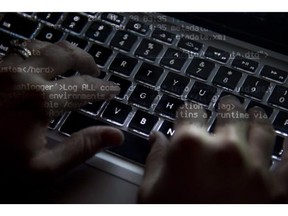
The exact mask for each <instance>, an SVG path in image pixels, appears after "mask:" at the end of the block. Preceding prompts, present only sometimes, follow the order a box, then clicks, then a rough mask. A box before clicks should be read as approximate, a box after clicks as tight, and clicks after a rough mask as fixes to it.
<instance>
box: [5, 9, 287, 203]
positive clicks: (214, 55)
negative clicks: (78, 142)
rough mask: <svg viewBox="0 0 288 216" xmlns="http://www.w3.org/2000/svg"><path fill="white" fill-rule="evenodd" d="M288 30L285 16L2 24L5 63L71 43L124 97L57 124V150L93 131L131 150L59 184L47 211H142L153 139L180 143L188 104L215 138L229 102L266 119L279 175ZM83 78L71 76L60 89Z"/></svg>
mask: <svg viewBox="0 0 288 216" xmlns="http://www.w3.org/2000/svg"><path fill="white" fill-rule="evenodd" d="M287 21H288V16H287V14H286V13H114V12H101V13H91V12H89V13H88V12H87V13H86V12H83V13H82V12H79V13H74V12H71V13H58V12H57V13H56V12H55V13H49V12H47V13H46V12H41V13H31V12H25V13H6V14H3V15H2V16H1V20H0V56H4V55H5V53H6V52H7V50H8V46H9V41H10V40H11V39H12V38H20V39H31V38H36V39H39V40H44V41H49V42H52V43H53V42H56V41H59V40H67V41H69V42H70V43H72V44H73V45H75V46H78V47H80V48H82V49H84V50H86V51H87V52H88V53H90V54H91V55H92V56H93V58H94V60H95V62H96V63H97V65H98V66H99V68H100V69H101V75H100V77H99V78H100V79H104V80H109V81H112V82H115V83H117V84H119V85H120V87H121V92H120V94H119V95H118V96H116V97H115V98H114V99H112V100H110V101H103V102H98V103H89V104H87V105H86V106H84V107H82V108H81V109H79V110H77V111H73V112H67V113H65V114H63V115H62V116H59V117H58V118H56V119H54V120H53V121H51V122H50V126H49V128H48V130H47V139H48V141H49V144H50V145H57V143H59V142H60V141H62V140H64V139H65V138H67V136H70V135H71V134H72V133H74V132H76V131H78V130H80V129H83V128H86V127H89V126H94V125H110V126H113V127H116V128H119V129H121V130H122V131H123V133H124V135H125V141H124V143H123V145H122V146H119V147H114V148H110V149H107V150H105V151H103V152H100V153H98V154H96V155H95V156H93V157H92V158H91V159H90V160H88V161H87V162H85V164H83V165H81V166H79V167H76V168H75V169H73V170H71V171H70V172H69V173H67V174H66V175H65V176H63V177H62V178H61V179H59V182H58V183H57V185H55V187H54V186H53V190H51V197H50V198H51V199H50V201H49V202H51V203H136V202H137V191H138V187H139V185H140V184H141V180H142V176H143V172H144V167H145V159H146V157H147V154H148V153H149V150H150V146H149V144H148V136H149V133H150V131H151V130H157V131H161V132H162V133H163V134H165V135H166V136H167V137H168V138H169V137H171V136H173V134H174V133H175V130H174V128H173V121H174V120H175V112H176V110H177V108H178V107H179V106H181V105H183V104H184V103H185V102H191V103H195V104H201V105H203V106H204V107H205V109H206V110H207V113H208V115H209V119H208V131H209V132H213V129H214V125H215V119H216V112H217V102H218V100H219V98H220V97H222V96H224V95H227V94H231V95H234V96H236V97H237V98H239V100H240V101H241V103H243V105H244V107H245V108H246V109H249V108H250V107H253V106H259V107H262V108H263V109H264V110H265V111H266V113H267V115H268V116H269V119H270V121H271V122H272V123H273V125H274V128H275V131H276V133H277V139H276V143H275V147H274V152H273V155H272V159H273V160H272V161H273V163H272V166H271V167H272V168H273V164H275V163H277V161H279V160H280V159H281V154H282V149H283V145H282V142H283V139H284V137H285V136H287V134H288V112H287V110H288V94H287V92H288V85H287V76H288V62H287V55H288V43H287V42H286V38H287V33H286V29H287V23H288V22H287ZM77 75H79V73H78V72H77V71H73V70H70V71H67V72H66V73H64V74H63V75H61V76H58V77H56V79H65V78H67V77H70V76H77Z"/></svg>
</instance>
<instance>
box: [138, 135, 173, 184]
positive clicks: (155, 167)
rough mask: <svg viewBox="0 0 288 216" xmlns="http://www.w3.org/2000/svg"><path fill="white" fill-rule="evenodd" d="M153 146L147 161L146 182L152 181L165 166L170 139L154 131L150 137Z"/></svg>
mask: <svg viewBox="0 0 288 216" xmlns="http://www.w3.org/2000/svg"><path fill="white" fill-rule="evenodd" d="M149 142H150V144H151V146H152V148H151V150H150V153H149V155H148V157H147V159H146V168H145V175H144V181H146V182H147V181H151V180H153V179H155V177H156V176H157V175H158V174H159V171H160V167H161V166H162V165H163V158H164V154H165V153H166V149H167V145H168V142H169V141H168V139H167V138H166V137H165V135H164V134H162V133H160V132H156V131H152V133H151V134H150V137H149Z"/></svg>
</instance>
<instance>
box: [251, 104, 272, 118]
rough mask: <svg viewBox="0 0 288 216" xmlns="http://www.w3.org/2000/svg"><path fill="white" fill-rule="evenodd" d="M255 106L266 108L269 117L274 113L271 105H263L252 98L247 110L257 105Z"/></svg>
mask: <svg viewBox="0 0 288 216" xmlns="http://www.w3.org/2000/svg"><path fill="white" fill-rule="evenodd" d="M255 106H257V107H261V108H262V109H264V111H265V113H266V114H267V116H268V117H270V116H271V114H272V113H273V109H272V108H271V107H268V106H266V105H263V104H261V103H257V102H255V101H252V100H251V101H250V103H249V105H248V107H247V109H246V110H247V111H248V110H249V109H250V108H252V107H255Z"/></svg>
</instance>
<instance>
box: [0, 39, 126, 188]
mask: <svg viewBox="0 0 288 216" xmlns="http://www.w3.org/2000/svg"><path fill="white" fill-rule="evenodd" d="M25 46H26V48H27V49H29V50H31V51H33V52H32V53H37V55H32V56H31V57H30V58H28V59H23V57H22V56H21V55H19V54H9V55H8V56H7V57H5V58H4V59H3V61H2V62H1V64H0V82H1V83H0V98H1V99H0V131H1V144H0V162H1V163H0V164H1V168H0V171H1V173H2V174H1V175H2V176H3V177H2V179H1V180H0V181H2V180H3V178H6V179H8V181H11V179H21V182H25V181H27V182H30V183H31V181H32V182H37V181H39V180H41V181H46V180H48V179H51V178H53V177H55V176H57V175H58V174H59V173H62V172H63V171H66V170H68V169H69V168H71V167H73V166H75V165H77V164H80V163H82V162H84V161H85V160H87V159H88V158H89V157H91V156H93V155H94V154H95V153H96V152H97V151H99V150H101V149H102V148H105V147H108V146H110V145H118V144H120V143H121V142H122V141H123V134H122V133H121V132H120V131H119V130H118V129H115V128H112V127H90V128H87V129H84V130H81V131H79V132H77V133H75V134H73V135H72V136H71V137H70V138H68V139H66V140H65V141H64V142H63V143H60V144H58V145H56V146H55V147H53V148H48V146H47V140H46V137H45V135H46V130H47V129H46V128H47V126H48V124H49V120H51V119H54V118H55V117H57V116H58V115H60V114H62V113H63V112H65V111H68V110H74V109H77V108H79V107H81V106H83V105H85V104H87V103H88V102H95V101H98V100H106V99H111V98H113V97H114V96H115V95H117V94H118V93H119V90H120V89H119V87H118V86H117V85H115V84H113V83H111V82H107V81H103V80H100V79H97V78H95V77H97V76H98V75H99V74H100V71H99V69H98V68H97V66H96V64H95V62H94V59H93V58H92V56H90V55H89V54H88V53H86V52H85V51H83V50H81V49H80V48H77V47H74V46H73V45H71V44H70V43H68V42H66V41H60V42H58V43H56V44H51V43H48V42H41V41H38V40H32V41H26V42H25ZM36 51H37V52H36ZM24 68H25V69H24ZM28 68H30V69H28ZM32 69H33V70H34V71H32ZM42 69H45V70H42ZM47 69H48V72H47ZM70 69H74V70H77V71H79V72H80V73H81V74H84V75H81V76H74V77H71V78H67V79H62V80H57V81H53V80H52V79H53V78H54V77H55V76H57V75H60V74H62V73H64V72H66V71H68V70H70ZM29 70H30V71H29ZM37 70H38V71H37ZM83 84H88V85H89V86H90V87H93V88H94V89H95V91H93V92H91V91H88V90H84V89H82V85H83ZM61 86H62V87H61ZM63 86H66V87H67V88H68V86H73V88H72V89H70V90H63ZM101 87H102V88H101ZM75 90H76V91H75ZM65 92H66V93H67V94H70V95H71V97H70V98H71V99H67V100H64V99H59V98H53V97H50V96H51V95H56V94H58V95H63V94H64V93H65ZM81 95H84V96H87V95H90V96H91V98H85V97H84V98H83V97H78V96H81ZM73 96H75V97H76V96H77V98H79V99H75V98H73ZM19 183H20V182H19Z"/></svg>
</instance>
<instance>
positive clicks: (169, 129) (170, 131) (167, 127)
mask: <svg viewBox="0 0 288 216" xmlns="http://www.w3.org/2000/svg"><path fill="white" fill-rule="evenodd" d="M173 126H174V124H173V123H172V122H170V121H167V120H164V122H163V123H162V125H161V127H160V129H159V131H160V132H162V133H163V134H164V135H165V136H167V137H168V138H170V137H172V136H173V135H174V133H175V129H174V127H173Z"/></svg>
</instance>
